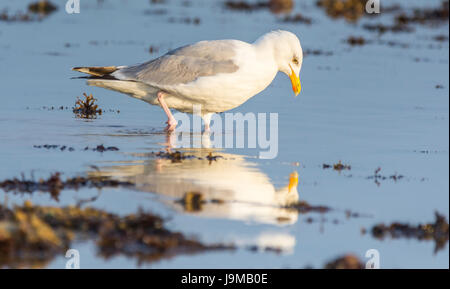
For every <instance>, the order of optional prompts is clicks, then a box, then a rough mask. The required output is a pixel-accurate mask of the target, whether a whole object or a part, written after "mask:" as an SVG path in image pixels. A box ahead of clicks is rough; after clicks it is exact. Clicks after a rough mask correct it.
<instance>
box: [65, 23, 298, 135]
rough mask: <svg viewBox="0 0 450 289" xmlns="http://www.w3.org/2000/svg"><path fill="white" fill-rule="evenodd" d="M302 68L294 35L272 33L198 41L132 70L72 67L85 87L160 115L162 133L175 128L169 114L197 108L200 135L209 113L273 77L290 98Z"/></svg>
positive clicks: (250, 93) (224, 108)
mask: <svg viewBox="0 0 450 289" xmlns="http://www.w3.org/2000/svg"><path fill="white" fill-rule="evenodd" d="M302 62H303V51H302V47H301V45H300V40H299V39H298V38H297V36H295V34H293V33H291V32H288V31H283V30H276V31H272V32H269V33H266V34H265V35H263V36H261V37H260V38H258V39H257V40H256V41H255V42H254V43H252V44H250V43H247V42H243V41H239V40H213V41H200V42H197V43H194V44H191V45H187V46H183V47H180V48H177V49H174V50H172V51H169V52H168V53H166V54H165V55H163V56H161V57H158V58H156V59H153V60H150V61H148V62H145V63H142V64H138V65H132V66H106V67H75V68H73V70H76V71H80V72H83V73H87V74H90V75H91V77H89V79H88V85H92V86H98V87H103V88H107V89H111V90H115V91H119V92H122V93H125V94H128V95H130V96H132V97H135V98H138V99H141V100H143V101H145V102H147V103H150V104H153V105H160V106H161V107H162V108H163V109H164V112H165V113H166V115H167V117H168V120H167V127H166V131H172V130H174V129H175V127H176V126H177V121H176V120H175V118H174V117H173V115H172V113H171V112H170V109H171V108H172V109H175V110H178V111H181V112H187V113H193V107H194V105H200V107H201V115H200V116H201V117H202V119H203V121H204V123H205V130H209V123H210V120H211V116H212V114H213V113H217V112H223V111H227V110H230V109H233V108H235V107H238V106H240V105H241V104H243V103H244V102H246V101H247V100H248V99H250V98H251V97H252V96H254V95H256V94H258V93H259V92H261V91H263V90H264V89H265V88H266V87H267V86H268V85H269V84H270V83H271V82H272V80H273V79H274V78H275V76H276V74H277V73H278V71H281V72H283V73H285V74H286V75H288V76H289V78H290V79H291V82H292V89H293V91H294V93H295V95H298V94H299V93H300V90H301V85H300V79H299V73H300V69H301V66H302Z"/></svg>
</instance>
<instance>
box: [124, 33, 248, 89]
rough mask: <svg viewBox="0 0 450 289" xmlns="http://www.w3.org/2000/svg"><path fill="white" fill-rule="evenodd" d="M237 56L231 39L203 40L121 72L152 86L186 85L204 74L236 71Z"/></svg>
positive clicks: (126, 77) (125, 76)
mask: <svg viewBox="0 0 450 289" xmlns="http://www.w3.org/2000/svg"><path fill="white" fill-rule="evenodd" d="M234 55H235V51H234V49H233V42H232V41H228V40H218V41H202V42H198V43H196V44H193V45H188V46H183V47H180V48H177V49H175V50H172V51H170V52H168V53H167V54H165V55H163V56H161V57H159V58H156V59H154V60H151V61H148V62H145V63H142V64H139V65H136V66H130V67H126V68H123V69H121V70H120V71H119V73H120V75H121V76H122V78H123V79H125V80H136V81H141V82H144V83H147V84H150V85H158V86H165V85H167V86H169V85H174V84H180V83H184V84H185V83H189V82H191V81H194V80H196V79H197V78H199V77H202V76H211V75H216V74H219V73H232V72H234V71H236V70H237V69H238V68H239V67H238V66H237V65H236V64H235V63H234V62H233V56H234Z"/></svg>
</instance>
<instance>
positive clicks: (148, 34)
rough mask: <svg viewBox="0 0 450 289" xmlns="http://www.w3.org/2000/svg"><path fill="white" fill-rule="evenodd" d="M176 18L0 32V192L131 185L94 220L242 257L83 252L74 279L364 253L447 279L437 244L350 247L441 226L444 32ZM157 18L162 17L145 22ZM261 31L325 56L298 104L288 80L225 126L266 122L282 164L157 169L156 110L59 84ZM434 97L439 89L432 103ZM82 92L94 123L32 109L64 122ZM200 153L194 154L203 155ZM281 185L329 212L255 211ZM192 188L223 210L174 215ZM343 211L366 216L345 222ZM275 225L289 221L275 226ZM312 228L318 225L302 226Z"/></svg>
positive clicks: (302, 263)
mask: <svg viewBox="0 0 450 289" xmlns="http://www.w3.org/2000/svg"><path fill="white" fill-rule="evenodd" d="M28 2H29V1H12V0H4V1H2V3H1V5H0V9H1V8H4V7H7V8H9V11H10V12H14V11H16V10H18V9H22V10H24V9H25V7H26V5H27V4H28ZM183 2H184V1H175V0H172V1H167V3H165V4H159V5H151V4H150V3H149V1H119V0H108V1H98V2H95V1H83V0H81V13H80V14H74V15H68V14H66V13H65V11H64V3H65V1H58V3H57V4H58V5H59V7H60V9H59V10H58V11H57V12H55V13H54V14H52V15H50V16H49V17H48V18H46V19H44V20H42V21H40V22H33V23H21V22H17V23H5V22H0V87H1V88H2V89H1V92H0V101H1V105H0V179H5V178H11V177H15V176H20V174H21V173H24V174H25V175H27V176H30V175H31V174H32V173H33V174H34V175H35V176H36V177H47V176H48V175H49V174H50V173H52V172H55V171H62V172H64V175H65V176H74V175H81V174H89V173H93V171H94V170H93V169H92V168H91V167H90V166H91V165H95V166H98V167H99V168H100V171H101V173H102V174H105V175H113V176H115V177H119V178H125V179H127V178H131V179H133V180H136V181H137V183H138V186H137V188H136V190H127V189H104V190H102V191H101V192H100V196H99V198H98V199H97V200H96V201H95V202H93V203H92V204H91V205H92V206H95V207H97V208H101V209H105V210H108V211H111V212H116V213H119V214H127V213H133V212H135V211H136V210H137V208H139V207H142V208H144V209H148V210H152V211H154V212H156V213H158V214H161V215H162V216H165V217H168V218H170V221H169V222H168V226H169V227H170V228H171V229H174V230H180V231H182V232H184V233H186V234H187V235H192V236H195V237H197V238H198V239H200V240H202V241H205V242H234V243H236V244H238V245H239V248H240V249H238V250H237V251H235V252H231V253H230V252H214V253H205V254H198V255H187V256H177V257H174V258H171V259H165V260H162V261H159V262H155V263H151V264H142V265H140V266H139V265H138V264H137V261H136V260H134V259H129V258H124V257H116V258H113V259H109V260H104V259H102V258H100V257H98V256H97V254H96V247H95V244H94V243H92V242H89V241H88V242H83V243H75V244H74V245H73V247H74V248H75V249H78V250H80V254H81V266H82V267H84V268H88V267H89V268H91V267H92V268H99V267H100V268H134V267H151V268H191V267H207V268H215V267H218V268H228V267H232V268H234V267H237V268H239V267H245V268H303V267H306V266H313V267H316V268H320V267H322V266H323V265H324V264H325V263H326V262H327V261H329V260H331V259H333V258H335V257H338V256H340V255H343V254H346V253H354V254H356V255H357V256H359V257H360V258H361V260H365V257H364V255H365V252H366V251H367V250H368V249H371V248H375V249H377V250H379V252H380V260H381V267H382V268H448V266H449V263H448V260H449V258H448V257H449V249H448V244H447V245H446V247H445V249H443V250H441V251H439V252H437V253H436V254H434V253H433V250H434V244H433V243H432V242H419V241H417V240H405V239H399V240H390V239H386V240H384V241H380V240H376V239H374V238H372V237H371V236H370V234H366V235H362V234H361V228H366V229H369V230H370V228H371V227H372V226H373V225H375V224H377V223H380V222H384V223H391V222H394V221H401V222H410V223H411V224H418V223H426V222H432V221H434V212H435V211H438V212H440V213H441V214H444V215H445V216H446V217H447V219H448V217H449V205H448V204H449V194H448V191H449V179H448V174H449V162H448V160H449V157H448V152H449V142H448V139H449V134H448V131H449V125H448V124H449V98H448V95H449V90H448V87H449V82H448V76H449V68H448V67H449V59H448V51H449V50H448V48H449V47H448V41H445V42H442V43H441V42H436V41H434V40H433V39H432V38H433V37H434V36H436V35H439V34H444V35H447V36H448V28H449V27H448V23H447V24H445V25H443V26H439V27H437V28H429V27H420V26H417V27H416V31H415V32H414V33H406V34H391V33H387V34H385V35H382V36H380V37H379V38H378V36H377V35H376V34H374V33H369V32H367V31H365V30H363V29H362V28H361V24H362V23H367V22H371V21H372V22H374V23H375V22H377V21H387V23H389V22H390V21H391V18H392V16H391V15H388V14H386V15H384V14H381V15H379V16H375V18H371V19H362V20H360V22H358V24H349V23H347V22H345V21H344V20H332V19H329V18H327V17H326V15H325V13H324V12H323V11H322V10H320V9H318V8H317V7H315V5H314V1H297V2H296V5H295V8H294V11H293V13H295V12H301V13H302V14H303V15H306V16H308V17H311V18H312V19H313V24H311V25H305V24H296V23H282V22H281V18H282V16H279V15H274V14H271V13H270V12H269V11H265V10H262V11H257V12H252V13H241V12H230V11H227V10H225V9H224V8H223V6H222V1H190V2H189V3H190V5H188V6H186V5H184V4H183ZM300 2H301V3H300ZM397 2H398V3H401V4H402V5H403V6H405V7H407V5H423V2H420V1H416V2H415V3H414V4H408V3H412V2H411V1H397ZM428 2H430V4H429V5H433V3H436V5H437V4H438V3H439V1H427V3H428ZM431 2H432V3H431ZM55 3H56V1H55ZM161 9H162V10H164V11H165V13H163V14H158V13H156V14H155V13H151V11H156V10H161ZM185 17H191V18H195V17H198V18H200V20H201V21H200V24H198V25H195V24H184V23H179V22H181V20H182V19H183V18H185ZM170 18H173V19H175V20H174V22H173V21H169V20H170ZM272 29H286V30H289V31H292V32H294V33H295V34H297V35H298V36H299V38H300V40H301V43H302V46H303V48H304V49H305V50H306V49H321V50H324V51H331V52H333V55H331V56H324V55H322V56H320V55H319V56H314V55H309V56H307V57H305V59H304V62H303V68H302V72H301V76H300V77H301V80H302V87H303V90H302V93H301V94H300V95H299V97H297V98H294V97H293V93H292V91H291V85H290V82H289V79H288V78H287V77H286V76H285V75H282V74H279V75H278V76H277V77H276V79H275V80H274V82H273V83H272V84H271V85H270V86H269V87H268V88H267V89H266V90H264V91H263V92H262V93H260V94H259V95H257V96H255V97H253V98H252V99H250V100H249V101H248V102H246V103H245V104H243V105H242V106H240V107H238V108H236V109H234V110H233V111H232V112H242V113H246V112H254V113H270V112H275V113H278V115H279V131H278V134H279V144H278V156H277V157H276V158H275V159H272V160H263V159H259V158H258V157H257V156H258V154H259V151H258V150H257V149H226V150H222V151H214V153H215V154H223V155H224V156H225V157H226V159H224V160H221V159H219V160H218V161H217V162H213V163H212V164H211V165H208V164H207V163H204V162H203V163H202V162H198V161H195V160H186V161H184V162H183V163H181V164H172V163H170V161H167V160H160V161H157V160H155V159H154V158H152V157H150V156H149V155H148V153H149V152H151V151H159V150H163V149H164V148H165V145H164V143H165V142H166V139H165V136H164V134H161V133H158V132H160V131H161V130H162V128H163V126H164V121H165V120H166V119H165V116H164V113H163V111H162V110H161V109H160V108H158V107H154V106H150V105H148V104H146V103H144V102H141V101H139V100H136V99H132V98H129V97H127V96H125V95H121V94H119V93H116V92H112V91H107V90H103V89H101V88H93V87H87V86H86V85H85V83H84V81H83V80H79V79H71V78H72V77H76V76H79V75H78V74H77V73H76V72H73V71H71V70H70V69H71V67H74V66H82V65H92V66H94V65H99V66H103V65H105V66H107V65H126V64H133V63H138V62H143V61H146V60H148V59H150V58H153V57H157V56H159V55H162V54H164V53H165V52H166V51H168V50H169V49H173V48H176V47H178V46H181V45H184V44H186V43H192V42H195V41H199V40H205V39H224V38H234V39H240V40H244V41H248V42H252V41H254V40H255V39H256V38H258V37H259V36H260V35H262V34H264V33H266V32H268V31H270V30H272ZM350 35H356V36H360V35H361V36H364V37H365V38H367V39H369V40H372V41H373V42H372V43H369V44H367V45H364V46H362V47H350V46H349V45H348V44H346V43H345V39H346V38H347V37H348V36H350ZM379 40H383V41H386V40H395V41H398V42H402V43H408V44H409V45H410V47H409V48H406V49H405V48H400V47H390V46H388V45H384V44H381V43H380V42H379ZM67 43H68V44H69V45H66V44H67ZM430 45H432V46H431V47H430ZM66 46H68V47H66ZM150 46H155V47H158V49H159V50H158V52H157V53H153V54H150V53H149V47H150ZM415 58H420V59H422V61H419V62H417V61H415ZM438 84H440V85H443V88H442V89H436V88H435V86H436V85H438ZM83 92H87V93H93V95H94V96H95V97H96V98H97V99H98V103H99V105H100V107H102V108H103V109H105V110H106V112H105V113H104V114H103V115H102V116H101V117H99V118H97V119H95V120H90V121H85V120H81V119H77V118H75V116H74V114H73V113H72V111H71V109H68V110H58V109H55V110H48V109H44V108H43V106H46V107H51V106H54V107H55V108H58V107H59V106H67V107H69V108H71V107H72V106H73V105H74V103H75V100H76V97H77V96H81V95H82V93H83ZM108 109H116V110H117V109H119V110H120V113H116V112H109V111H108ZM195 137H196V136H194V138H195ZM42 144H59V145H68V146H72V147H74V148H75V149H76V150H75V151H74V152H68V151H64V152H61V151H59V150H49V151H47V150H45V149H37V148H33V145H42ZM99 144H105V145H107V146H117V147H119V148H120V151H118V152H105V153H98V152H92V151H89V152H84V151H83V148H84V147H85V146H90V147H93V146H96V145H99ZM206 151H208V150H195V151H193V152H192V153H194V154H198V155H202V154H203V155H205V153H206ZM421 151H427V153H423V152H421ZM339 160H341V161H342V162H343V163H345V164H349V165H351V170H350V171H343V172H341V173H339V172H337V171H333V170H331V169H328V170H324V169H323V168H322V164H324V163H328V164H333V163H336V162H338V161H339ZM378 167H380V168H381V172H380V173H381V174H382V175H386V176H389V175H393V174H395V173H398V174H401V175H403V176H404V178H403V179H401V180H398V181H393V180H384V181H380V184H379V185H377V184H376V183H375V182H374V181H373V180H371V179H367V177H368V176H371V175H373V173H374V171H375V169H377V168H378ZM293 171H297V172H298V174H299V186H298V195H299V198H300V199H301V200H305V201H307V202H309V203H311V204H313V205H325V206H329V207H331V208H334V209H335V210H334V211H332V212H331V213H327V214H323V215H320V214H317V213H310V214H306V215H298V214H296V213H293V212H292V211H287V210H285V209H281V208H277V207H274V206H273V204H270V203H267V202H265V203H264V202H263V204H262V205H261V204H254V203H259V202H262V199H264V198H263V197H262V195H263V193H261V192H265V193H266V195H264V196H270V194H271V193H273V194H274V192H275V191H276V190H281V189H282V188H283V187H284V186H286V185H287V184H288V182H289V174H290V173H291V172H293ZM224 180H229V182H224ZM190 187H192V188H194V189H195V190H200V191H202V192H204V193H205V194H206V195H207V196H211V197H218V198H221V199H226V200H229V202H227V203H225V204H223V205H217V204H211V205H205V206H204V208H203V210H202V211H200V212H196V213H191V212H185V211H183V209H182V208H181V207H180V206H178V205H176V204H175V203H174V202H173V200H174V199H176V198H178V197H181V196H182V194H183V193H184V192H185V190H186V188H190ZM97 194H98V192H97V190H94V189H89V190H79V191H77V192H74V191H67V192H66V191H64V192H63V193H62V195H61V200H60V202H59V203H56V202H55V201H53V200H51V199H50V198H49V196H48V195H46V194H39V193H34V194H33V195H24V196H20V195H13V194H11V193H4V192H0V198H1V199H3V198H4V197H5V195H6V196H8V203H9V204H10V205H12V204H21V203H22V202H23V201H24V200H27V199H31V200H32V201H33V203H36V204H46V205H68V204H74V203H75V202H76V201H77V200H78V199H79V198H88V197H91V196H95V195H97ZM269 199H270V198H267V199H264V200H269ZM232 200H235V201H234V202H233V201H232ZM347 209H348V210H351V211H354V212H358V213H360V214H362V215H363V216H362V217H360V218H349V219H348V218H346V215H345V212H344V211H345V210H347ZM279 217H284V218H285V219H287V220H288V221H286V222H280V221H279ZM308 217H312V218H313V219H314V220H315V221H314V222H312V223H308V222H307V220H306V219H307V218H308ZM334 220H337V221H338V224H334V222H333V221H334ZM253 244H257V245H260V246H274V247H281V248H283V253H282V254H275V253H271V252H256V253H254V252H250V251H248V250H245V247H246V246H248V245H253ZM65 262H66V260H65V258H64V257H63V256H61V257H59V258H55V259H54V260H53V261H52V262H50V263H49V264H47V265H46V266H47V267H48V268H63V267H64V266H65V265H64V264H65Z"/></svg>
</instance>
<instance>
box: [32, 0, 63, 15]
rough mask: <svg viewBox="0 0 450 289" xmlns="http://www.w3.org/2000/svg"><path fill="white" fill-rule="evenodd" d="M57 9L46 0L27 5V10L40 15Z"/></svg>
mask: <svg viewBox="0 0 450 289" xmlns="http://www.w3.org/2000/svg"><path fill="white" fill-rule="evenodd" d="M57 9H58V8H57V7H56V6H55V5H54V4H52V3H51V2H50V1H47V0H40V1H37V2H34V3H31V4H30V5H28V11H30V12H32V13H36V14H41V15H48V14H50V13H52V12H54V11H56V10H57Z"/></svg>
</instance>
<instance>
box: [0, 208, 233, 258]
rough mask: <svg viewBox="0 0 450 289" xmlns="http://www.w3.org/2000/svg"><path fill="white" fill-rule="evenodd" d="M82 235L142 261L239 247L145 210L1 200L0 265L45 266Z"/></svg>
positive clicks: (106, 250) (106, 253) (107, 250)
mask: <svg viewBox="0 0 450 289" xmlns="http://www.w3.org/2000/svg"><path fill="white" fill-rule="evenodd" d="M78 235H79V236H83V237H84V238H87V239H92V240H95V241H96V245H97V249H98V251H99V254H100V255H101V256H103V257H104V258H109V257H111V256H114V255H120V254H123V255H125V256H129V257H137V258H138V260H139V262H143V261H145V262H152V261H156V260H160V259H162V258H169V257H172V256H174V255H176V254H183V253H184V254H192V253H198V252H202V251H207V250H225V249H234V247H233V246H231V245H222V244H212V245H206V244H203V243H201V242H199V241H196V240H194V239H190V238H187V237H185V236H184V235H183V234H181V233H179V232H172V231H169V230H168V229H166V228H165V227H164V220H163V219H162V218H160V217H159V216H156V215H153V214H151V213H146V212H143V211H142V210H139V211H138V213H137V214H130V215H127V216H123V217H122V216H118V215H116V214H112V213H109V212H106V211H102V210H98V209H94V208H84V209H82V208H79V207H73V206H68V207H62V208H58V207H43V206H34V205H33V204H32V203H31V202H29V201H27V202H25V203H24V205H23V206H15V207H14V208H13V209H9V208H7V207H4V206H2V205H0V267H23V266H29V265H33V266H34V265H36V264H37V265H38V266H43V265H44V264H45V263H46V262H49V261H50V260H51V259H52V258H54V257H55V256H59V255H62V254H63V253H64V252H65V250H67V248H69V247H70V244H71V242H72V241H73V240H74V238H75V236H78Z"/></svg>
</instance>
